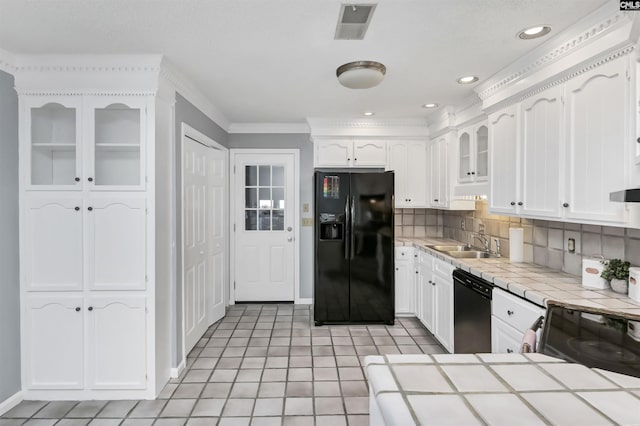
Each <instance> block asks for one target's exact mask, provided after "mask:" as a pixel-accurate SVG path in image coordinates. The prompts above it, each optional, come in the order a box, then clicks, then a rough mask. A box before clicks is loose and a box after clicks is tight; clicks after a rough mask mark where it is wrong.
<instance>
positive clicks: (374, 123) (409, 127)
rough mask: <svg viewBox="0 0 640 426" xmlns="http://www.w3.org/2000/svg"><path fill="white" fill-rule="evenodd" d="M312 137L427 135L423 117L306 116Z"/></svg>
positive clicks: (427, 130) (427, 131) (425, 122)
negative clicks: (350, 118) (340, 117)
mask: <svg viewBox="0 0 640 426" xmlns="http://www.w3.org/2000/svg"><path fill="white" fill-rule="evenodd" d="M307 121H308V122H309V128H310V129H311V135H312V137H317V136H372V137H375V136H390V137H394V136H398V137H412V136H414V137H425V136H428V135H429V129H428V126H427V120H426V119H424V118H398V119H392V118H390V119H386V120H381V119H353V120H332V119H324V118H307Z"/></svg>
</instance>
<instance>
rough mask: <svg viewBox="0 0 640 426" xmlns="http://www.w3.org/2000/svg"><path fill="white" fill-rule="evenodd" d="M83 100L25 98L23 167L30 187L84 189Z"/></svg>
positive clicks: (39, 188) (27, 184)
mask: <svg viewBox="0 0 640 426" xmlns="http://www.w3.org/2000/svg"><path fill="white" fill-rule="evenodd" d="M81 106H82V103H81V100H80V99H79V98H71V97H69V98H65V97H56V98H55V100H53V99H52V98H40V97H34V98H29V99H28V100H25V101H24V104H23V113H24V114H25V116H26V117H27V120H25V121H23V123H24V124H23V126H24V128H23V134H24V135H25V137H26V140H27V141H28V143H27V144H24V145H23V147H24V148H23V149H24V151H23V153H22V157H23V158H24V159H25V162H24V163H23V166H24V167H25V168H26V169H27V170H29V172H28V173H25V175H24V176H25V179H26V180H27V182H25V183H26V187H27V188H28V189H38V190H74V189H81V188H82V184H81V157H82V146H81V144H80V143H79V141H80V135H81V120H80V110H81Z"/></svg>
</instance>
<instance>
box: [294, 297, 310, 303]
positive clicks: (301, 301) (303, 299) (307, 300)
mask: <svg viewBox="0 0 640 426" xmlns="http://www.w3.org/2000/svg"><path fill="white" fill-rule="evenodd" d="M296 305H313V298H312V297H305V298H302V297H301V298H299V299H298V300H296Z"/></svg>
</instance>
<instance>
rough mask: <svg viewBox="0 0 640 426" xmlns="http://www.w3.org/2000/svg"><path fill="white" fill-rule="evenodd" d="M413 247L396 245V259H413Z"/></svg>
mask: <svg viewBox="0 0 640 426" xmlns="http://www.w3.org/2000/svg"><path fill="white" fill-rule="evenodd" d="M412 256H413V247H396V260H413V257H412Z"/></svg>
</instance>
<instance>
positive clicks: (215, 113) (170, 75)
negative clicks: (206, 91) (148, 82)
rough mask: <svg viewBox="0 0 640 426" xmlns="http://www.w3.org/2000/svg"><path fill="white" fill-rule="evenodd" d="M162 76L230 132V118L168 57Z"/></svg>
mask: <svg viewBox="0 0 640 426" xmlns="http://www.w3.org/2000/svg"><path fill="white" fill-rule="evenodd" d="M160 77H161V78H163V79H165V80H166V81H168V82H169V84H171V85H172V86H173V87H174V88H175V90H176V92H178V93H179V94H180V95H181V96H182V97H184V98H185V99H186V100H188V101H189V102H190V103H191V104H193V106H195V107H196V108H198V109H199V110H200V111H202V112H203V113H204V114H205V115H206V116H207V117H209V118H210V119H211V120H212V121H213V122H214V123H216V124H217V125H218V126H220V127H221V128H222V129H223V130H224V131H225V132H229V129H230V123H229V119H228V118H227V117H226V116H225V115H224V114H223V113H222V111H221V110H220V109H219V108H218V107H216V106H215V105H214V104H213V103H212V102H211V101H210V100H209V99H208V98H207V97H206V96H204V95H203V94H202V91H201V90H199V89H198V88H197V87H196V86H195V85H194V84H193V83H191V81H189V79H188V78H186V77H185V76H184V74H182V73H181V72H180V71H178V69H177V68H176V67H175V66H174V65H173V64H172V63H171V62H169V61H168V60H167V59H166V58H164V59H163V61H162V66H161V69H160Z"/></svg>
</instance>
